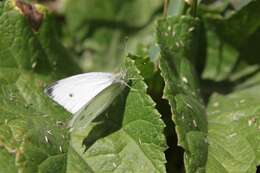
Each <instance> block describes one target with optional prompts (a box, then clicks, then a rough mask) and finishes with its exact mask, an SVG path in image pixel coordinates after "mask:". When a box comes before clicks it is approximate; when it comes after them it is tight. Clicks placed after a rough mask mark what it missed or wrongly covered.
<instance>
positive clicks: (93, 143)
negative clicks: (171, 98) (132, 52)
mask: <svg viewBox="0 0 260 173" xmlns="http://www.w3.org/2000/svg"><path fill="white" fill-rule="evenodd" d="M125 67H126V69H127V74H128V78H129V79H133V80H132V85H131V88H130V89H129V88H128V89H126V90H125V91H124V92H123V93H122V94H121V95H120V96H119V97H118V98H117V99H116V100H115V103H114V104H113V105H112V106H111V107H110V108H109V109H108V110H107V111H106V112H104V113H103V114H101V115H100V116H99V117H98V118H97V119H96V120H95V121H94V122H93V123H92V125H91V126H89V127H88V128H86V129H84V130H79V131H74V132H72V135H71V145H70V149H69V155H68V165H67V170H68V171H69V172H75V173H76V172H82V171H83V170H88V171H89V172H127V171H131V172H144V173H145V172H147V173H148V172H165V171H166V170H165V165H164V164H165V157H164V153H163V151H164V150H165V149H166V141H165V137H164V135H163V129H164V124H163V122H162V121H161V120H160V115H159V113H158V112H157V111H156V109H155V108H154V106H155V105H154V102H153V101H152V99H151V98H150V97H149V96H148V95H147V94H146V85H145V83H144V82H143V81H142V76H141V75H140V74H139V73H140V72H139V70H138V69H137V68H136V67H135V62H134V61H133V60H131V59H130V58H127V59H126V60H125ZM82 113H83V114H84V113H85V112H84V111H83V112H82ZM82 141H83V143H82ZM83 172H84V171H83Z"/></svg>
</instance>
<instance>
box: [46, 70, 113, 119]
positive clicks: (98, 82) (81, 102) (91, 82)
mask: <svg viewBox="0 0 260 173" xmlns="http://www.w3.org/2000/svg"><path fill="white" fill-rule="evenodd" d="M114 82H115V77H114V75H113V74H112V73H102V72H92V73H84V74H79V75H75V76H71V77H68V78H65V79H62V80H59V81H57V82H55V83H53V84H52V85H50V86H49V87H48V88H46V89H45V93H46V94H47V95H48V96H49V97H51V98H52V99H53V100H54V101H56V102H57V103H58V104H60V105H61V106H63V107H64V108H65V109H66V110H68V111H69V112H71V113H73V114H75V113H77V112H78V111H80V110H81V109H82V108H83V107H85V106H86V105H88V103H89V102H90V101H91V100H92V99H93V98H94V97H95V96H97V95H98V94H99V93H100V92H101V91H103V90H104V89H105V88H107V87H109V86H110V85H112V84H113V83H114Z"/></svg>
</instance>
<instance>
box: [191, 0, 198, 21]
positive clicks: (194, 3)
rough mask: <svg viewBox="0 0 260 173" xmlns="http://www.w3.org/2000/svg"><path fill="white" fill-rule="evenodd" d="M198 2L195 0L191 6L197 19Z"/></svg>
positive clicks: (192, 12) (192, 13)
mask: <svg viewBox="0 0 260 173" xmlns="http://www.w3.org/2000/svg"><path fill="white" fill-rule="evenodd" d="M197 4H198V0H193V1H192V4H191V15H192V16H193V17H196V15H197V14H196V13H197Z"/></svg>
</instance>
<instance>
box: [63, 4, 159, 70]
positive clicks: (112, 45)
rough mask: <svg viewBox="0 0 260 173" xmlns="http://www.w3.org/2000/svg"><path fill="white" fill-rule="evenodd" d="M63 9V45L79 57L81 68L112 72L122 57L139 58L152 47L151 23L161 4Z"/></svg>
mask: <svg viewBox="0 0 260 173" xmlns="http://www.w3.org/2000/svg"><path fill="white" fill-rule="evenodd" d="M65 9H66V10H65V16H66V21H67V22H66V26H65V34H64V37H65V44H66V45H68V47H70V48H71V49H72V50H73V51H74V52H75V53H76V54H78V55H79V56H80V59H79V60H80V62H81V65H82V67H83V68H84V69H86V70H87V71H89V70H92V71H93V70H94V71H101V70H102V71H104V70H105V71H113V70H114V69H115V68H116V67H118V66H119V65H120V64H121V63H122V60H123V57H124V56H125V55H126V53H128V52H131V53H133V54H136V53H137V52H138V54H139V51H140V49H147V48H146V47H145V46H146V45H149V44H150V43H151V42H152V43H154V42H153V41H154V37H153V32H154V21H155V20H154V19H155V17H156V16H158V15H160V14H161V13H160V12H161V11H162V1H160V0H131V1H129V0H127V1H124V3H122V1H120V0H110V1H106V2H103V1H100V0H91V1H85V0H79V1H73V0H69V1H67V3H66V4H65ZM133 11H134V12H133ZM141 45H144V46H143V47H142V46H141Z"/></svg>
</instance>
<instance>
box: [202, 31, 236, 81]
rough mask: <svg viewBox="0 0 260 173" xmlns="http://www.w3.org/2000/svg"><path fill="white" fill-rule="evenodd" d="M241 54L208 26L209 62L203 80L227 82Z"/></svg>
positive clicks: (207, 61)
mask: <svg viewBox="0 0 260 173" xmlns="http://www.w3.org/2000/svg"><path fill="white" fill-rule="evenodd" d="M238 57H239V52H238V51H237V50H236V49H235V48H234V47H232V46H231V45H229V44H228V43H226V42H225V41H224V40H221V38H220V37H219V36H218V35H217V34H216V33H215V32H214V26H207V60H206V66H205V69H204V71H203V74H202V78H204V79H211V80H214V81H221V80H226V79H228V78H229V76H230V74H231V72H232V70H233V69H234V68H235V65H236V62H237V60H238Z"/></svg>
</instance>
